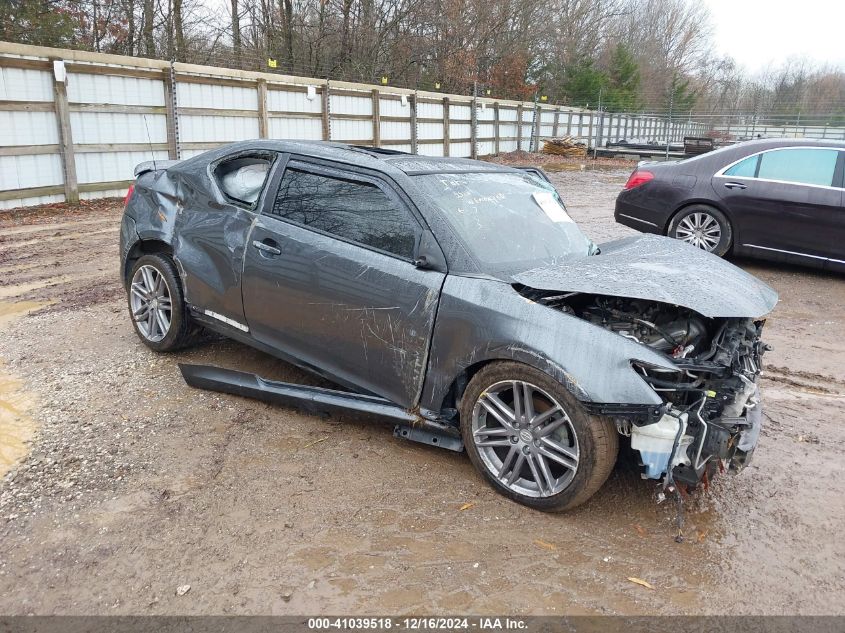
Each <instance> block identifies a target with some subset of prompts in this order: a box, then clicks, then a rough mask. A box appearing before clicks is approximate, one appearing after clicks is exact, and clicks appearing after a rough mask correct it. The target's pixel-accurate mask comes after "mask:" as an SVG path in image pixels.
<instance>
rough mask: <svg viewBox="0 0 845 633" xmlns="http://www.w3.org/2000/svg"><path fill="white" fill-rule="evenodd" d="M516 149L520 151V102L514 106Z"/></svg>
mask: <svg viewBox="0 0 845 633" xmlns="http://www.w3.org/2000/svg"><path fill="white" fill-rule="evenodd" d="M516 149H517V151H519V152H521V151H522V104H521V103H520V104H519V105H518V106H516Z"/></svg>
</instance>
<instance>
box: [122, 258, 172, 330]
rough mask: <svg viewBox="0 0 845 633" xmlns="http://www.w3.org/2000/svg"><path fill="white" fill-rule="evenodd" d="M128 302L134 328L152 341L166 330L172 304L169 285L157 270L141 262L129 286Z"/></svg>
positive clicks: (168, 327)
mask: <svg viewBox="0 0 845 633" xmlns="http://www.w3.org/2000/svg"><path fill="white" fill-rule="evenodd" d="M129 292H130V298H129V305H130V307H131V309H132V318H134V319H135V323H136V324H137V326H138V331H139V332H140V333H141V336H143V337H144V338H145V339H147V340H148V341H150V342H152V343H158V342H159V341H161V340H162V339H163V338H164V337H165V336H167V333H168V332H169V331H170V324H171V320H172V316H173V304H172V298H171V295H170V288H169V287H168V286H167V281H166V280H165V279H164V275H162V274H161V273H160V272H159V271H158V270H156V269H155V268H153V267H152V266H141V267H140V268H138V270H136V271H135V275H134V276H133V277H132V285H131V286H130V291H129Z"/></svg>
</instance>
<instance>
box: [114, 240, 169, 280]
mask: <svg viewBox="0 0 845 633" xmlns="http://www.w3.org/2000/svg"><path fill="white" fill-rule="evenodd" d="M153 253H162V254H165V255H169V256H171V257H172V256H173V247H172V246H171V245H170V244H168V243H167V242H165V241H164V240H161V239H157V238H151V239H143V238H142V239H139V240H138V241H136V242H135V243H134V244H133V245H132V247H131V248H130V249H129V252H128V253H127V254H126V258H125V259H124V261H123V271H122V275H121V276H122V278H123V285H124V286H125V287H128V285H129V274H130V273H131V272H132V267H133V266H134V265H135V262H137V261H138V260H139V259H141V257H143V256H144V255H150V254H153Z"/></svg>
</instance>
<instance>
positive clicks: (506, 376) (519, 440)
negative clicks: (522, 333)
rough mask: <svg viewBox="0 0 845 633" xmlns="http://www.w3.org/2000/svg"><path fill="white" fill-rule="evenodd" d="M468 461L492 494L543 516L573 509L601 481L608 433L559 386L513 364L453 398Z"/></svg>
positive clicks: (612, 441)
mask: <svg viewBox="0 0 845 633" xmlns="http://www.w3.org/2000/svg"><path fill="white" fill-rule="evenodd" d="M460 414H461V433H462V435H463V440H464V445H465V446H466V448H467V453H468V454H469V458H470V460H471V461H472V463H473V464H474V465H475V467H476V468H477V469H478V470H479V471H481V473H482V474H483V475H484V477H485V478H486V479H487V481H488V482H489V483H490V484H491V485H492V486H493V487H494V488H495V489H496V490H497V491H499V492H500V493H502V494H504V495H505V496H507V497H510V498H511V499H513V500H515V501H518V502H519V503H522V504H524V505H527V506H529V507H532V508H535V509H538V510H545V511H562V510H568V509H570V508H574V507H575V506H577V505H580V504H582V503H584V502H585V501H586V500H587V499H589V498H590V497H592V496H593V495H594V494H595V492H596V491H597V490H598V489H599V488H600V487H601V485H602V484H603V483H604V482H605V480H606V479H607V477H608V475H610V471H611V470H612V469H613V465H614V463H615V462H616V455H617V452H618V447H619V443H618V436H617V434H616V428H615V426H614V425H613V423H612V422H610V421H609V420H607V419H604V418H599V417H595V416H591V415H588V414H587V413H586V412H585V411H584V410H583V408H582V407H581V406H580V404H579V403H578V401H577V400H576V399H575V398H574V397H573V396H572V395H571V394H570V393H569V392H568V391H567V390H566V388H565V387H563V386H562V385H561V384H560V383H558V382H557V381H555V380H554V379H552V378H551V377H550V376H548V375H547V374H544V373H543V372H541V371H539V370H537V369H534V368H532V367H529V366H527V365H522V364H520V363H514V362H500V363H493V364H491V365H488V366H486V367H485V368H484V369H482V370H481V371H480V372H479V373H478V374H476V375H475V376H474V377H473V379H472V380H471V381H470V383H469V385H467V388H466V391H465V392H464V395H463V397H462V398H461V408H460Z"/></svg>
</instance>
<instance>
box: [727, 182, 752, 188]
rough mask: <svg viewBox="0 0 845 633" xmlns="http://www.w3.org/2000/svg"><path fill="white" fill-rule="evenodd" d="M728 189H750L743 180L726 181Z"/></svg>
mask: <svg viewBox="0 0 845 633" xmlns="http://www.w3.org/2000/svg"><path fill="white" fill-rule="evenodd" d="M725 187H726V188H727V189H748V185H743V184H742V183H741V182H726V183H725Z"/></svg>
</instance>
